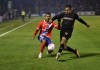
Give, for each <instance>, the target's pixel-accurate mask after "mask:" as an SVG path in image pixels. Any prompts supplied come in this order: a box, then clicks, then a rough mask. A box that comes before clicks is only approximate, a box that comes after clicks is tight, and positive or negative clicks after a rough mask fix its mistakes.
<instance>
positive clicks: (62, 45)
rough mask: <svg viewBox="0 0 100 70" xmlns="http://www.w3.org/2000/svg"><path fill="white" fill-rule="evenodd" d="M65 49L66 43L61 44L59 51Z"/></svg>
mask: <svg viewBox="0 0 100 70" xmlns="http://www.w3.org/2000/svg"><path fill="white" fill-rule="evenodd" d="M63 49H64V44H61V45H60V48H59V51H58V53H61V52H62V50H63Z"/></svg>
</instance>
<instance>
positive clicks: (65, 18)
mask: <svg viewBox="0 0 100 70" xmlns="http://www.w3.org/2000/svg"><path fill="white" fill-rule="evenodd" d="M56 19H62V27H61V29H63V28H73V27H74V22H75V19H77V20H78V21H79V22H81V23H83V24H84V25H87V23H86V22H85V21H84V20H82V19H81V18H80V17H79V16H78V15H77V14H76V13H74V12H73V13H71V14H66V13H61V14H59V15H56V16H54V17H53V18H52V20H53V21H54V20H56Z"/></svg>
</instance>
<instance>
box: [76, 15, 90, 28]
mask: <svg viewBox="0 0 100 70" xmlns="http://www.w3.org/2000/svg"><path fill="white" fill-rule="evenodd" d="M76 19H77V20H78V21H79V22H81V23H82V24H84V25H85V26H86V27H88V28H89V27H90V25H89V24H87V23H86V22H85V21H84V20H83V19H81V18H80V17H79V16H78V15H77V14H76Z"/></svg>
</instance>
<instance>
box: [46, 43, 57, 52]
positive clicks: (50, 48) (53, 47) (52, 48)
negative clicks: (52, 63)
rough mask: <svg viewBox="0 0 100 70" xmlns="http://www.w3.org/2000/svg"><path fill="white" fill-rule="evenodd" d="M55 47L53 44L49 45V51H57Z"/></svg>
mask: <svg viewBox="0 0 100 70" xmlns="http://www.w3.org/2000/svg"><path fill="white" fill-rule="evenodd" d="M55 47H56V46H55V45H54V44H53V43H51V44H49V45H48V50H49V51H53V50H54V49H55Z"/></svg>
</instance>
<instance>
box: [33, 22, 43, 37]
mask: <svg viewBox="0 0 100 70" xmlns="http://www.w3.org/2000/svg"><path fill="white" fill-rule="evenodd" d="M42 22H43V21H41V22H40V23H39V24H38V26H37V27H36V30H35V31H34V35H36V34H37V33H38V31H39V29H40V28H41V26H42Z"/></svg>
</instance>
